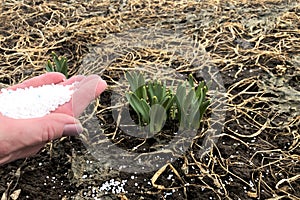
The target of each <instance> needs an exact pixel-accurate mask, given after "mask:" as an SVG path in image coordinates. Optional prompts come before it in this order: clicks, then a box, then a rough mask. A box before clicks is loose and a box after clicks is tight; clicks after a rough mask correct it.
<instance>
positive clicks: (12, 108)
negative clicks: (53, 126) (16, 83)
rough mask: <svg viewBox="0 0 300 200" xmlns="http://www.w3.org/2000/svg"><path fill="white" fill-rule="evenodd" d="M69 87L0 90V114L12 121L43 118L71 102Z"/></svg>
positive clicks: (71, 91) (53, 85)
mask: <svg viewBox="0 0 300 200" xmlns="http://www.w3.org/2000/svg"><path fill="white" fill-rule="evenodd" d="M73 88H74V84H71V85H66V86H63V85H55V84H51V85H43V86H39V87H32V86H31V87H28V88H24V89H20V88H18V89H16V90H10V89H1V93H0V112H1V114H2V115H4V116H6V117H10V118H14V119H29V118H36V117H43V116H45V115H47V114H49V113H50V112H51V111H54V110H56V109H57V108H58V107H59V106H60V105H63V104H65V103H67V102H69V101H70V100H71V96H72V94H73V93H74V89H73Z"/></svg>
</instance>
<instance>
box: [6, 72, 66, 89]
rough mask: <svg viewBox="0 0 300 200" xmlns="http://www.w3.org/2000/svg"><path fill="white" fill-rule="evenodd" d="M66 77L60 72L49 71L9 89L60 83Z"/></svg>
mask: <svg viewBox="0 0 300 200" xmlns="http://www.w3.org/2000/svg"><path fill="white" fill-rule="evenodd" d="M65 79H66V77H65V76H64V75H63V74H62V73H59V72H49V73H45V74H43V75H40V76H37V77H34V78H31V79H28V80H26V81H24V82H23V83H20V84H17V85H14V86H11V87H9V89H12V90H14V89H17V88H27V87H30V86H32V87H38V86H42V85H48V84H52V83H53V84H57V83H60V82H62V81H64V80H65Z"/></svg>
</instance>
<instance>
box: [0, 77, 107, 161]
mask: <svg viewBox="0 0 300 200" xmlns="http://www.w3.org/2000/svg"><path fill="white" fill-rule="evenodd" d="M72 83H74V93H73V95H72V97H71V100H70V101H69V102H67V103H65V104H64V105H62V106H60V107H58V108H57V109H56V110H55V111H53V112H51V113H50V114H48V115H46V116H43V117H39V118H32V119H13V118H9V117H5V116H3V115H1V114H0V165H3V164H6V163H9V162H11V161H14V160H17V159H20V158H25V157H28V156H32V155H34V154H36V153H37V152H38V151H39V150H40V149H41V148H42V147H43V146H44V145H45V144H46V143H47V142H49V141H51V140H54V139H57V138H61V137H62V136H72V135H77V134H79V133H80V132H82V129H83V128H82V126H81V124H80V122H79V121H78V120H77V119H76V117H78V116H79V115H80V114H81V113H82V112H83V111H84V109H85V108H86V107H87V106H88V105H89V103H90V102H91V101H93V100H94V99H95V98H97V97H98V96H99V95H100V94H101V93H102V92H103V91H104V90H105V89H106V87H107V84H106V82H105V81H104V80H102V79H101V78H100V77H99V76H97V75H90V76H82V75H79V76H73V77H72V78H70V79H68V80H66V78H65V76H64V75H63V74H61V73H57V72H49V73H46V74H43V75H40V76H37V77H34V78H32V79H29V80H26V81H24V82H23V83H21V84H18V85H14V86H12V87H9V89H12V90H15V89H17V88H26V87H30V86H32V87H38V86H42V85H47V84H62V85H68V84H72Z"/></svg>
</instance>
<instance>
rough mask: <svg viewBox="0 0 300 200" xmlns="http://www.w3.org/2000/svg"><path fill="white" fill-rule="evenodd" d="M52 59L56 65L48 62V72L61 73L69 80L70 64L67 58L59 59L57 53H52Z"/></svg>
mask: <svg viewBox="0 0 300 200" xmlns="http://www.w3.org/2000/svg"><path fill="white" fill-rule="evenodd" d="M52 59H53V62H54V64H53V63H52V62H51V61H50V60H48V61H47V63H46V71H47V72H60V73H62V74H64V75H65V76H66V78H68V63H67V58H66V57H63V56H62V57H60V58H59V57H58V56H57V55H56V53H55V52H52Z"/></svg>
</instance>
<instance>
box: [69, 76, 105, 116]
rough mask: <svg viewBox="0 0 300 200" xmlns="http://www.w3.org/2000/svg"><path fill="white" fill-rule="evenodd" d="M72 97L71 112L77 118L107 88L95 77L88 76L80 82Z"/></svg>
mask: <svg viewBox="0 0 300 200" xmlns="http://www.w3.org/2000/svg"><path fill="white" fill-rule="evenodd" d="M76 87H77V90H75V92H74V94H73V95H72V99H71V101H72V111H73V114H74V116H75V117H78V116H79V115H80V114H81V113H82V112H83V111H84V110H85V108H86V107H87V106H88V105H89V104H90V102H91V101H93V100H94V99H95V98H97V97H98V96H99V95H100V94H101V93H102V92H103V91H104V90H105V89H106V87H107V84H106V82H105V81H104V80H102V79H101V78H100V77H99V76H97V75H91V76H88V77H87V78H86V79H84V80H83V81H81V82H80V83H79V84H78V85H77V86H76Z"/></svg>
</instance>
